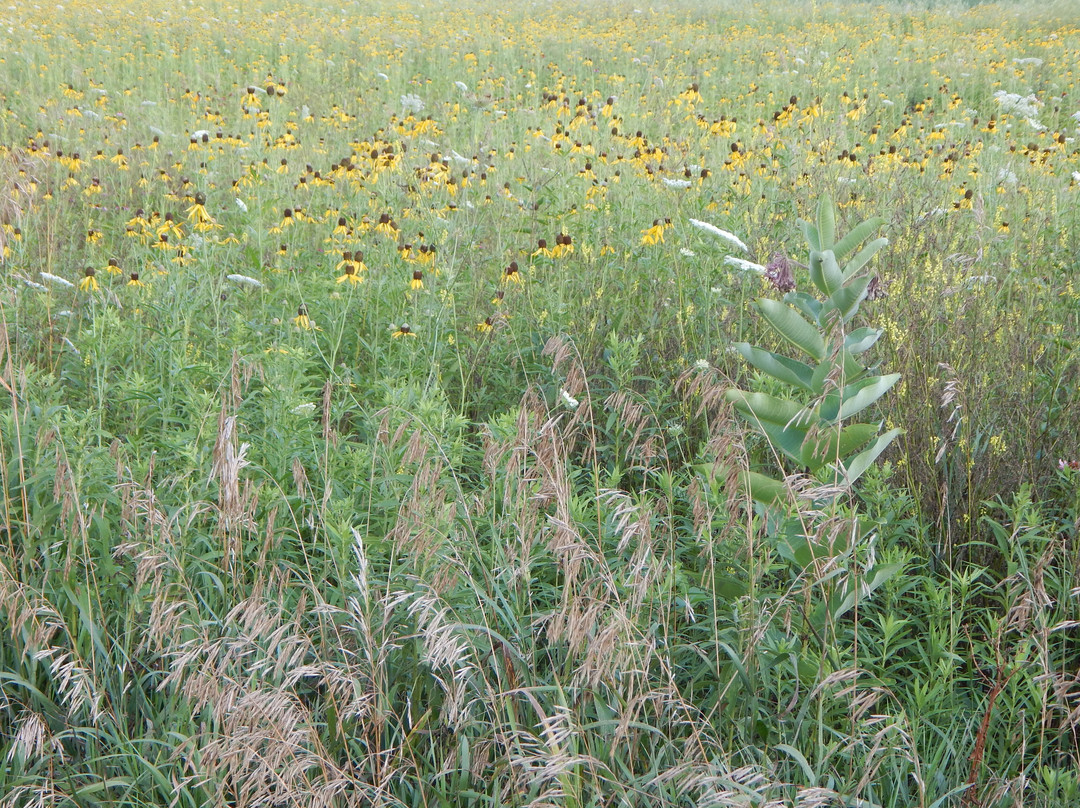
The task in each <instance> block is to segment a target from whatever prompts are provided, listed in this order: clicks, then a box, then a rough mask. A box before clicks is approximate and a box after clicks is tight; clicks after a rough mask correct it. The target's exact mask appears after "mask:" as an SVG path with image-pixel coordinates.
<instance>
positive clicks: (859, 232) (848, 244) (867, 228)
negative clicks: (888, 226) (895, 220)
mask: <svg viewBox="0 0 1080 808" xmlns="http://www.w3.org/2000/svg"><path fill="white" fill-rule="evenodd" d="M883 224H885V220H884V219H882V218H881V217H880V216H874V217H873V218H871V219H867V220H866V221H865V222H860V223H859V224H857V225H855V227H853V228H851V230H849V231H848V233H847V235H845V236H844V237H843V238H842V239H840V240H839V241H838V242H836V244H834V245H833V248H832V251H833V252H834V253H836V260H837V261H843V260H844V258H846V257H847V254H848V253H850V252H851V251H852V250H854V249H855V248H856V247H858V246H859V245H860V244H862V243H863V242H864V241H865V240H866V239H867V238H869V237H870V235H871V234H872V233H873V232H874V231H875V230H877V229H878V228H880V227H881V226H882V225H883Z"/></svg>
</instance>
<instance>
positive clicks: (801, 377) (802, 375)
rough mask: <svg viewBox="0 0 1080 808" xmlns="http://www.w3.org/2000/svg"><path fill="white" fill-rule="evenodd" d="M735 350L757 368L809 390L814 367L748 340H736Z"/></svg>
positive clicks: (775, 377)
mask: <svg viewBox="0 0 1080 808" xmlns="http://www.w3.org/2000/svg"><path fill="white" fill-rule="evenodd" d="M735 350H737V351H738V352H739V353H741V354H742V355H743V358H744V359H746V361H747V362H749V363H750V364H751V365H753V366H754V367H756V368H757V369H758V370H760V371H762V372H764V373H768V374H769V375H770V376H772V377H773V378H774V379H779V380H780V381H782V382H786V383H787V384H790V385H793V386H795V387H801V388H802V389H803V390H810V389H811V386H810V380H811V378H812V377H813V375H814V369H813V368H812V367H810V366H809V365H807V364H806V363H805V362H800V361H798V360H797V359H789V358H788V357H786V356H781V355H780V354H775V353H773V352H772V351H766V350H763V349H761V348H755V347H754V346H753V345H751V344H750V343H748V342H736V343H735Z"/></svg>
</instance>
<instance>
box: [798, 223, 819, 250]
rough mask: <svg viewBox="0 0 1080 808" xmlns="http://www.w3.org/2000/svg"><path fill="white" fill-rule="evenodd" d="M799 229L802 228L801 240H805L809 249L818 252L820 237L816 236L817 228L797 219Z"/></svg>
mask: <svg viewBox="0 0 1080 808" xmlns="http://www.w3.org/2000/svg"><path fill="white" fill-rule="evenodd" d="M799 227H801V228H802V232H803V238H805V239H806V243H807V244H808V245H810V249H811V250H820V249H821V237H820V236H819V235H818V231H817V228H816V227H814V226H813V225H812V224H810V222H808V221H806V220H804V219H799Z"/></svg>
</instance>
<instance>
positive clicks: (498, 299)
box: [491, 289, 506, 306]
mask: <svg viewBox="0 0 1080 808" xmlns="http://www.w3.org/2000/svg"><path fill="white" fill-rule="evenodd" d="M505 299H506V291H505V290H503V289H499V290H498V291H497V292H495V297H493V298H491V305H492V306H501V305H502V304H503V301H504V300H505Z"/></svg>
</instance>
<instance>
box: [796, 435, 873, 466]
mask: <svg viewBox="0 0 1080 808" xmlns="http://www.w3.org/2000/svg"><path fill="white" fill-rule="evenodd" d="M877 432H878V425H877V424H852V425H851V426H846V427H844V428H843V429H841V430H839V431H838V430H836V429H831V430H827V431H826V432H824V433H823V434H819V435H818V437H817V439H816V440H814V439H808V440H806V441H804V442H803V445H802V451H801V452H800V458H801V460H802V462H803V465H805V466H808V467H809V468H810V470H811V471H812V472H814V471H817V470H818V469H820V468H822V467H823V466H825V465H827V464H829V463H836V462H838V461H839V462H842V461H843V459H844V458H845V457H847V456H848V455H849V454H851V453H852V452H854V451H855V450H856V449H858V448H859V447H861V446H863V445H864V444H865V443H866V442H867V441H868V440H870V439H871V438H873V437H874V436H875V435H876V434H877Z"/></svg>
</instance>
